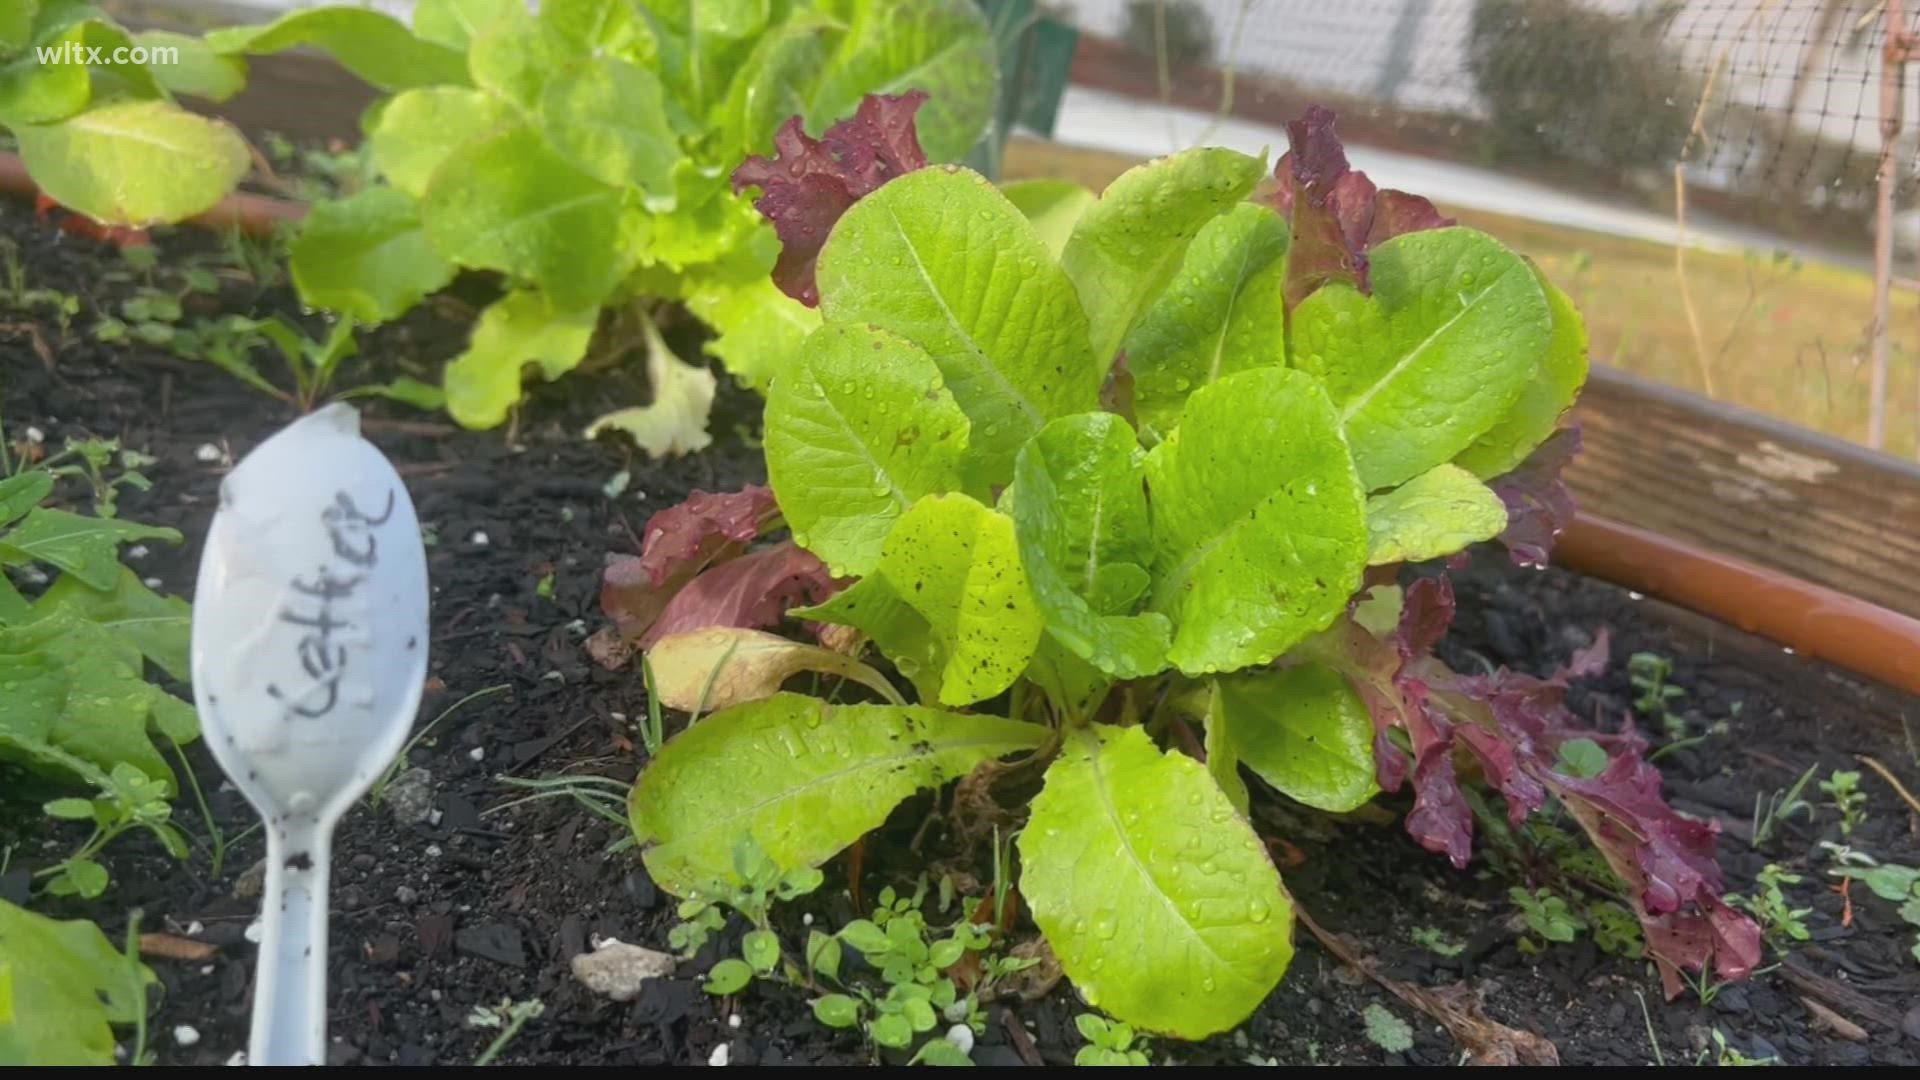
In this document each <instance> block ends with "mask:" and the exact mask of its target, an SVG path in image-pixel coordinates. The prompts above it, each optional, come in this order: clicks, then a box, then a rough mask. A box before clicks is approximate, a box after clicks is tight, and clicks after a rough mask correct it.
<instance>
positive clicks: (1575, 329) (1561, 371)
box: [1453, 267, 1587, 480]
mask: <svg viewBox="0 0 1920 1080" xmlns="http://www.w3.org/2000/svg"><path fill="white" fill-rule="evenodd" d="M1533 272H1534V276H1535V277H1537V278H1539V280H1540V287H1541V288H1542V289H1543V290H1545V291H1546V294H1547V307H1548V308H1549V309H1550V310H1551V311H1552V312H1553V337H1552V339H1551V340H1550V341H1549V342H1548V345H1547V351H1546V353H1545V354H1544V355H1542V356H1541V357H1540V373H1539V374H1538V375H1536V376H1534V379H1533V381H1532V382H1530V383H1528V384H1527V388H1526V389H1525V390H1523V391H1521V392H1520V400H1518V401H1516V402H1514V403H1513V408H1511V409H1509V410H1507V415H1505V416H1503V417H1501V418H1500V422H1499V423H1497V424H1495V425H1494V426H1493V429H1492V430H1491V431H1488V432H1487V433H1486V434H1485V435H1482V436H1480V438H1479V440H1478V441H1476V442H1475V443H1474V444H1473V445H1472V446H1469V447H1467V448H1466V449H1465V450H1462V451H1461V452H1460V454H1459V456H1458V457H1455V458H1454V459H1453V463H1454V464H1455V465H1458V466H1460V467H1461V468H1463V469H1466V470H1468V471H1469V472H1471V473H1473V474H1474V475H1475V476H1478V477H1480V478H1481V479H1482V480H1491V479H1493V478H1494V477H1496V476H1504V475H1506V474H1507V473H1509V472H1511V471H1512V470H1514V469H1515V468H1517V467H1519V465H1520V463H1521V462H1524V461H1525V460H1527V456H1528V455H1530V454H1532V453H1533V451H1534V450H1535V449H1536V448H1537V447H1538V446H1539V445H1540V444H1541V443H1543V442H1545V441H1547V437H1548V436H1549V435H1552V434H1553V432H1554V429H1555V428H1557V427H1558V426H1559V424H1560V419H1561V418H1562V417H1563V416H1565V415H1566V413H1567V410H1568V409H1571V408H1572V407H1573V402H1574V399H1575V398H1576V397H1578V396H1579V394H1580V388H1581V386H1583V385H1585V384H1586V381H1587V327H1586V323H1585V322H1584V321H1583V320H1582V319H1581V318H1580V312H1579V310H1578V309H1576V308H1575V307H1574V306H1573V300H1572V299H1571V298H1570V297H1568V296H1567V294H1566V293H1564V292H1561V291H1560V290H1559V289H1558V288H1556V287H1555V286H1554V284H1553V283H1552V282H1550V281H1548V280H1547V278H1546V275H1544V274H1542V273H1540V269H1539V268H1538V267H1534V268H1533Z"/></svg>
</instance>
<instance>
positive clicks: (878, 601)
mask: <svg viewBox="0 0 1920 1080" xmlns="http://www.w3.org/2000/svg"><path fill="white" fill-rule="evenodd" d="M792 614H793V615H795V616H796V617H798V618H802V619H814V620H817V621H820V622H829V623H838V624H840V625H843V626H851V627H854V628H855V629H858V630H860V631H862V632H863V633H865V634H866V635H867V636H868V637H870V638H872V639H873V641H874V643H875V644H876V645H878V646H879V647H880V651H881V652H883V653H885V654H886V655H887V658H888V659H890V660H892V661H893V663H894V666H895V667H897V668H899V669H900V673H901V674H902V675H905V676H907V677H908V678H909V679H912V680H913V682H914V685H915V686H916V687H918V688H919V690H920V695H921V699H922V700H923V701H934V700H938V701H939V702H940V704H942V705H951V706H956V707H958V706H962V705H971V704H973V703H974V702H976V701H983V700H985V699H987V698H990V697H993V696H994V695H996V694H998V693H1000V692H1001V691H1003V690H1005V689H1007V688H1008V687H1010V686H1012V685H1013V683H1014V680H1015V679H1018V678H1019V677H1020V675H1021V673H1022V672H1024V671H1025V670H1026V669H1027V662H1028V661H1029V660H1031V659H1032V658H1033V653H1034V649H1035V648H1036V647H1037V646H1038V645H1039V643H1040V630H1041V625H1042V620H1041V617H1040V610H1039V608H1038V607H1036V606H1035V605H1034V601H1033V592H1032V589H1031V587H1030V586H1029V585H1028V584H1027V575H1026V571H1025V570H1024V569H1023V568H1022V566H1021V563H1020V548H1019V544H1018V542H1017V541H1016V540H1015V539H1014V532H1013V521H1012V519H1010V518H1008V517H1007V516H1006V515H1004V514H1000V513H997V512H995V511H992V510H989V509H987V508H986V507H984V506H982V505H980V504H979V503H978V502H975V501H974V500H973V499H972V498H970V497H968V496H966V495H962V494H951V495H929V496H927V497H926V498H923V499H921V500H919V501H918V502H916V503H915V504H914V505H913V507H912V508H911V509H910V510H908V511H907V512H906V514H905V515H904V516H902V517H901V518H900V520H899V521H897V522H895V523H894V526H893V531H892V532H890V533H888V534H887V540H886V545H885V547H884V548H883V549H882V550H881V554H880V562H879V563H878V565H876V566H875V567H874V569H873V570H872V572H870V573H869V574H867V575H866V576H865V577H864V578H862V579H861V580H860V581H859V582H857V583H855V584H854V585H853V587H852V588H849V589H847V590H845V591H843V592H840V593H838V594H836V595H834V596H833V598H832V599H830V600H828V601H827V602H826V603H824V604H819V605H816V606H814V607H809V608H796V609H794V611H793V612H792Z"/></svg>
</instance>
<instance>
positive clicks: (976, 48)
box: [806, 0, 1000, 162]
mask: <svg viewBox="0 0 1920 1080" xmlns="http://www.w3.org/2000/svg"><path fill="white" fill-rule="evenodd" d="M851 7H852V19H851V21H850V23H849V25H848V28H847V32H846V36H845V37H844V38H843V39H841V41H840V45H839V47H838V48H837V49H835V50H834V54H833V58H832V60H831V61H830V62H829V63H828V64H827V65H826V67H825V68H824V69H823V70H822V71H821V72H820V81H819V83H818V85H816V86H815V88H814V92H813V104H812V107H810V108H809V109H808V110H807V114H806V115H807V127H808V129H809V130H810V131H811V132H812V133H813V134H814V135H816V136H818V135H819V134H820V133H821V132H823V131H825V130H826V129H827V128H828V126H830V125H831V124H833V122H834V121H836V120H844V119H846V118H847V117H849V116H852V115H853V112H854V109H855V108H857V107H858V106H859V104H860V99H861V98H863V97H865V96H866V95H868V94H904V93H906V92H908V91H910V90H924V91H926V93H927V97H928V100H927V104H926V107H925V108H923V109H922V110H921V111H920V114H919V116H917V117H916V118H915V122H914V123H915V128H916V129H917V131H918V133H919V137H920V147H921V149H923V150H925V151H926V153H927V160H929V161H933V162H951V161H958V160H960V159H961V158H963V157H965V156H966V155H967V152H968V151H969V150H972V149H973V147H974V144H976V143H978V142H979V141H980V139H981V137H982V136H984V135H986V133H987V130H988V125H989V124H990V123H991V121H992V119H993V108H994V102H995V99H996V97H997V94H998V85H997V83H998V77H999V70H1000V66H999V59H998V57H997V56H996V55H995V53H994V44H993V34H992V32H991V30H990V29H989V27H988V26H987V20H986V17H985V16H984V15H983V14H982V13H981V11H980V8H979V6H978V5H977V4H976V3H975V2H974V0H916V2H915V3H912V4H894V3H886V2H884V0H853V3H852V4H851Z"/></svg>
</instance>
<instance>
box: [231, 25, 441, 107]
mask: <svg viewBox="0 0 1920 1080" xmlns="http://www.w3.org/2000/svg"><path fill="white" fill-rule="evenodd" d="M206 41H207V44H208V45H209V46H211V47H212V48H213V50H214V51H215V52H218V53H222V54H225V55H228V56H237V55H243V54H244V55H249V56H265V55H268V54H271V53H278V52H284V51H286V50H287V49H292V48H298V47H300V46H303V45H310V46H313V47H316V48H319V49H322V50H325V51H326V52H327V53H328V54H330V55H331V56H332V57H333V58H334V59H335V60H338V61H339V62H340V66H342V67H344V68H346V69H347V70H348V71H351V72H353V73H354V74H355V75H358V76H360V77H361V78H362V79H365V80H366V81H367V82H369V83H371V84H373V85H374V86H376V87H378V88H379V89H381V90H385V91H388V92H389V93H391V92H392V91H395V90H405V89H407V88H409V87H414V86H433V85H435V84H438V83H454V84H464V83H465V82H466V81H467V58H466V57H465V56H463V55H462V54H461V53H459V52H458V51H456V50H454V49H450V48H447V47H446V46H445V45H441V44H437V43H435V42H431V41H422V40H421V39H419V38H417V37H414V36H413V32H412V31H410V30H408V29H407V27H406V25H405V24H404V23H402V22H400V21H399V20H398V19H395V18H393V17H392V16H390V15H384V14H381V13H380V12H378V11H373V10H371V9H369V8H356V7H340V6H335V7H322V8H310V9H308V10H306V11H294V12H289V13H288V14H286V15H283V16H281V17H280V18H279V19H277V20H275V21H273V22H271V23H263V24H261V25H258V26H233V27H227V28H225V29H220V30H214V31H211V32H209V33H208V34H207V36H206Z"/></svg>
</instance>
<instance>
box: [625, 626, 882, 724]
mask: <svg viewBox="0 0 1920 1080" xmlns="http://www.w3.org/2000/svg"><path fill="white" fill-rule="evenodd" d="M647 664H648V666H649V667H650V668H651V669H652V671H653V691H654V698H655V700H657V701H659V702H660V704H662V705H664V706H666V707H667V708H669V709H678V710H680V711H681V712H685V713H691V712H695V711H699V712H701V713H703V714H705V713H715V712H719V711H720V710H721V709H730V708H732V707H733V706H735V705H742V704H745V703H746V702H749V701H759V700H760V699H762V698H768V697H772V696H773V695H774V694H776V693H779V691H780V685H781V684H782V683H784V682H786V681H787V680H788V679H791V678H793V677H794V676H795V675H798V674H800V673H801V672H803V671H817V672H820V673H822V674H825V675H838V676H840V677H841V678H844V679H851V680H853V681H854V682H857V683H859V684H861V685H862V686H865V687H867V688H868V689H869V690H872V691H873V692H874V693H876V694H879V695H880V696H881V697H883V698H885V699H886V700H887V701H889V702H891V703H892V704H895V705H905V704H906V702H905V701H903V700H901V698H900V695H899V693H898V692H897V691H895V690H894V688H893V684H891V683H889V682H887V680H886V678H885V676H883V675H881V674H880V673H879V672H877V671H875V670H873V669H872V668H870V667H868V666H867V665H865V664H863V663H861V662H860V661H858V660H855V659H854V658H852V657H850V656H847V655H845V654H843V653H837V652H834V651H833V650H831V649H823V648H821V647H819V646H818V645H805V644H802V643H800V642H797V641H789V640H787V639H786V638H783V637H780V636H779V635H777V634H769V633H766V632H765V631H762V630H748V629H744V628H741V627H733V626H716V627H709V628H707V629H705V630H692V631H689V632H687V633H684V634H673V635H671V636H669V637H663V638H661V639H660V640H659V641H656V642H654V644H653V648H651V649H649V650H647Z"/></svg>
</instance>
